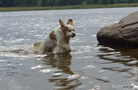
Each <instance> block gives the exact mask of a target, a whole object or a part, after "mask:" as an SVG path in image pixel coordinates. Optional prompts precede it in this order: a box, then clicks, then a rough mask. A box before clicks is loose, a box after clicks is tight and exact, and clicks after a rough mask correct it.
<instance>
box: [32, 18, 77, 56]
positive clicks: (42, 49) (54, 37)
mask: <svg viewBox="0 0 138 90" xmlns="http://www.w3.org/2000/svg"><path fill="white" fill-rule="evenodd" d="M59 23H60V26H59V27H58V28H56V29H55V30H54V31H51V32H50V33H49V35H48V36H47V37H46V38H44V40H42V41H38V42H36V43H35V44H34V48H35V50H36V51H38V53H39V54H44V53H47V52H56V53H66V52H70V51H71V48H70V45H69V42H70V37H75V36H76V33H75V26H74V24H73V20H72V19H69V20H68V21H67V23H66V24H64V22H63V21H62V20H61V19H60V20H59Z"/></svg>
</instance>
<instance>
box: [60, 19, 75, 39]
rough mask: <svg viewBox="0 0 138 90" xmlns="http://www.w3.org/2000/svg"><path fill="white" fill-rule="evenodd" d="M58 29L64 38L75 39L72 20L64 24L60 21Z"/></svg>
mask: <svg viewBox="0 0 138 90" xmlns="http://www.w3.org/2000/svg"><path fill="white" fill-rule="evenodd" d="M59 23H60V29H61V30H62V32H63V34H64V36H66V37H75V36H76V33H75V25H74V23H73V20H72V19H69V20H68V21H67V23H66V24H64V22H63V21H62V20H61V19H60V20H59Z"/></svg>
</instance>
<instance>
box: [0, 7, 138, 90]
mask: <svg viewBox="0 0 138 90" xmlns="http://www.w3.org/2000/svg"><path fill="white" fill-rule="evenodd" d="M137 10H138V8H110V9H81V10H49V11H22V12H0V90H132V89H133V90H138V88H137V86H138V79H137V76H138V66H137V63H138V62H137V60H138V49H126V48H111V47H105V46H97V44H98V42H97V40H96V34H97V32H98V30H100V28H102V27H104V26H107V25H111V24H113V23H117V22H118V21H119V20H120V19H122V18H124V17H125V16H127V15H128V14H130V13H132V12H135V11H137ZM69 18H71V19H73V20H74V23H75V25H76V33H77V36H76V37H75V38H72V39H71V42H70V44H71V48H72V49H73V51H72V52H71V53H70V54H66V55H54V54H49V55H37V54H34V53H33V50H32V46H33V43H35V42H36V41H37V40H41V39H43V38H44V37H45V36H46V35H47V34H48V33H49V32H50V31H51V30H53V29H54V28H56V27H57V26H58V25H59V23H58V20H59V19H62V20H63V21H64V22H66V21H67V20H68V19H69Z"/></svg>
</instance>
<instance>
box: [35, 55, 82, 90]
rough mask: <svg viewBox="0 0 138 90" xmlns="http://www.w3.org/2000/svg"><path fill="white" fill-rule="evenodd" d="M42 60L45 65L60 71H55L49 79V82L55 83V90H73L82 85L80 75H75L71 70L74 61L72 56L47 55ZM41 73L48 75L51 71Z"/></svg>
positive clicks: (46, 70) (45, 70)
mask: <svg viewBox="0 0 138 90" xmlns="http://www.w3.org/2000/svg"><path fill="white" fill-rule="evenodd" d="M38 58H39V57H38ZM41 60H42V61H43V62H44V63H43V64H45V65H48V66H52V68H57V69H58V70H53V71H54V72H53V75H52V76H51V77H49V82H50V83H54V90H72V89H75V88H76V87H77V86H79V85H81V83H80V82H79V78H80V76H79V75H78V74H74V73H73V71H72V70H71V68H70V65H71V60H72V55H71V54H47V55H46V56H44V57H43V58H41ZM37 67H41V66H37ZM40 71H41V72H43V73H47V72H50V71H51V70H50V69H44V70H40Z"/></svg>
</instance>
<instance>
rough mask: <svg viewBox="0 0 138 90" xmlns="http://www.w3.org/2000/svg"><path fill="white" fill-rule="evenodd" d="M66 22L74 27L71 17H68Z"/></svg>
mask: <svg viewBox="0 0 138 90" xmlns="http://www.w3.org/2000/svg"><path fill="white" fill-rule="evenodd" d="M67 24H70V25H72V26H73V27H75V25H74V23H73V20H72V19H69V20H68V21H67Z"/></svg>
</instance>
